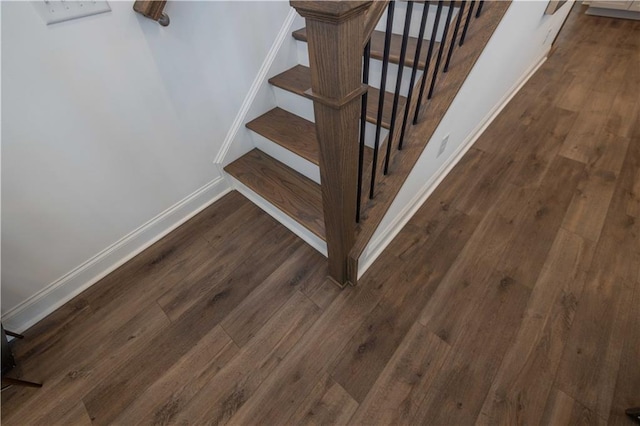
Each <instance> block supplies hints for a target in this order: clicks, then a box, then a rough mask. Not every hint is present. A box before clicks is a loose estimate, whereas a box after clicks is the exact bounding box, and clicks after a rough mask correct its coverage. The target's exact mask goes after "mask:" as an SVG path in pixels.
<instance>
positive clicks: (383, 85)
mask: <svg viewBox="0 0 640 426" xmlns="http://www.w3.org/2000/svg"><path fill="white" fill-rule="evenodd" d="M394 9H395V1H390V2H389V6H388V12H387V28H386V32H385V37H384V53H383V55H382V77H381V78H380V92H379V95H378V116H377V120H376V139H375V142H374V146H373V162H372V163H371V187H370V189H369V198H373V192H374V189H375V185H376V168H377V166H378V151H379V150H380V131H381V127H382V109H383V108H384V93H385V89H386V86H387V68H388V67H389V49H390V48H391V31H392V30H393V11H394Z"/></svg>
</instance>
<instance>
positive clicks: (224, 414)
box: [171, 291, 320, 424]
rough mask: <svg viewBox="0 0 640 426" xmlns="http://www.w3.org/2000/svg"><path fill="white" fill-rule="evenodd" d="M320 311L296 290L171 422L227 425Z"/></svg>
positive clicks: (284, 357)
mask: <svg viewBox="0 0 640 426" xmlns="http://www.w3.org/2000/svg"><path fill="white" fill-rule="evenodd" d="M319 312H320V310H319V309H318V307H317V306H316V305H315V304H314V303H313V302H311V301H310V300H309V299H308V298H307V297H306V296H304V295H303V294H302V293H300V292H299V291H295V292H294V294H293V295H292V296H291V297H290V298H289V300H288V301H287V302H286V304H285V305H284V306H283V307H282V309H280V310H279V311H278V312H277V313H276V314H275V315H274V317H273V318H271V319H270V320H269V321H267V322H266V323H265V325H264V327H263V328H262V329H260V331H259V332H258V333H257V334H256V336H255V337H254V339H252V340H251V341H250V342H249V343H248V344H247V345H246V346H245V347H243V348H242V349H241V350H240V352H239V353H238V355H237V356H236V357H234V359H233V360H231V362H229V363H228V364H227V365H226V366H225V367H224V368H222V370H221V371H220V372H218V374H217V375H216V378H215V381H209V382H208V383H207V384H206V385H205V386H204V387H203V388H202V389H201V390H200V391H199V392H198V394H197V395H196V396H195V397H194V398H193V399H191V401H190V402H189V404H187V406H186V407H184V409H183V410H181V411H180V412H179V413H178V414H177V415H176V416H175V418H173V419H172V420H171V421H172V422H174V423H177V424H182V423H189V424H202V423H205V422H206V423H213V424H226V423H228V422H229V419H230V418H232V417H233V415H234V414H235V413H236V412H237V411H238V410H239V409H240V408H241V407H242V406H243V405H244V403H245V402H246V401H247V400H248V399H249V398H250V397H251V396H252V394H253V393H254V392H255V391H256V389H257V388H258V387H259V386H260V384H261V383H262V382H263V381H264V380H265V378H266V377H268V376H269V374H271V372H272V371H273V370H274V369H275V368H276V367H277V366H278V365H279V364H280V363H281V362H282V361H283V360H284V359H286V355H287V353H288V352H289V351H290V350H291V348H292V347H293V346H294V345H295V344H296V342H297V341H298V340H299V339H300V338H301V337H302V336H303V335H304V334H305V332H306V330H307V329H308V328H309V327H310V326H311V325H312V324H313V323H314V322H315V320H316V319H317V318H318V314H319Z"/></svg>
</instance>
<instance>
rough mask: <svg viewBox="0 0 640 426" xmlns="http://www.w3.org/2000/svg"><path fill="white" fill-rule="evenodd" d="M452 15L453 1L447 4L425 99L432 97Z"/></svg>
mask: <svg viewBox="0 0 640 426" xmlns="http://www.w3.org/2000/svg"><path fill="white" fill-rule="evenodd" d="M452 17H453V3H452V4H450V5H449V13H447V21H446V22H445V24H444V31H443V33H442V39H440V49H438V57H437V58H436V66H435V67H434V68H433V76H432V77H431V86H430V87H429V94H428V95H427V99H431V98H432V97H433V90H434V89H435V87H436V79H437V78H438V70H439V69H440V62H441V61H442V53H443V51H444V45H445V44H446V41H447V34H448V33H449V25H450V24H451V18H452Z"/></svg>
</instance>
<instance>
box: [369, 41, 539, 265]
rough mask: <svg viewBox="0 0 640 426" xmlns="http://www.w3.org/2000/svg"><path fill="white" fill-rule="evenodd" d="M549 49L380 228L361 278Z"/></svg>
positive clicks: (371, 245)
mask: <svg viewBox="0 0 640 426" xmlns="http://www.w3.org/2000/svg"><path fill="white" fill-rule="evenodd" d="M547 53H548V51H546V52H545V54H544V55H543V56H542V57H541V58H540V59H539V60H538V61H536V62H535V63H534V65H533V66H532V67H531V68H530V69H529V70H528V71H527V72H525V73H524V75H523V76H522V78H521V79H520V80H519V81H517V82H516V83H515V84H514V85H513V86H512V87H511V89H510V90H508V91H507V93H505V95H504V96H503V97H502V98H501V99H500V101H499V102H498V103H497V104H496V105H495V106H494V107H493V108H492V109H491V110H490V111H489V113H488V114H487V115H486V116H485V117H484V119H482V120H481V121H480V123H478V125H477V126H476V127H475V129H474V130H473V131H471V133H470V134H469V135H468V136H467V137H466V138H465V140H464V141H463V142H462V143H461V144H460V145H459V146H458V149H456V150H455V151H454V152H453V153H452V154H451V155H450V156H449V158H447V159H446V160H445V161H444V163H442V165H441V166H440V167H439V168H438V169H437V170H436V172H435V173H433V174H432V175H431V176H430V177H429V178H428V179H426V181H425V184H424V185H423V186H422V188H420V189H419V190H418V191H417V192H416V194H415V196H414V197H413V198H412V200H411V201H410V202H409V203H407V204H406V205H405V206H404V207H403V209H402V211H401V212H400V213H399V214H398V215H397V216H396V217H395V218H394V220H393V221H392V222H391V223H390V224H389V225H388V226H387V227H386V229H384V230H380V229H378V230H377V231H376V233H375V234H374V236H373V238H372V239H371V241H370V242H369V244H368V245H367V247H366V248H365V251H364V253H363V255H362V257H361V258H360V262H359V264H358V278H360V277H362V275H364V273H365V272H366V271H367V269H369V267H370V266H371V265H372V264H373V262H374V261H375V260H376V259H377V258H378V256H380V254H382V252H383V251H384V249H385V248H386V247H387V246H388V245H389V244H390V243H391V241H392V240H393V239H394V238H395V236H396V235H398V233H399V232H400V230H402V228H403V227H404V226H405V225H406V224H407V222H409V220H410V219H411V218H412V217H413V215H414V214H415V213H416V212H417V211H418V209H419V208H420V207H421V206H422V205H423V204H424V203H425V202H426V201H427V199H428V198H429V196H430V195H431V194H432V193H433V191H434V190H435V189H436V188H437V187H438V185H440V183H441V182H442V181H443V180H444V178H445V177H447V175H448V174H449V172H450V171H451V170H452V169H453V168H454V167H455V165H456V164H458V162H459V161H460V159H462V157H463V156H464V154H465V153H466V152H467V151H468V150H469V149H470V148H471V147H472V146H473V144H474V143H475V142H476V141H477V140H478V138H479V137H480V136H482V133H484V131H485V130H486V129H487V128H488V127H489V125H490V124H491V123H492V122H493V120H495V118H496V117H497V116H498V115H499V114H500V112H501V111H502V110H503V109H504V107H505V106H507V104H508V103H509V101H511V99H513V97H514V96H515V95H516V94H517V93H518V92H519V91H520V89H521V88H522V86H524V85H525V83H526V82H527V81H528V80H529V79H530V78H531V76H533V75H534V74H535V72H536V71H537V70H538V68H540V67H541V66H542V64H543V63H544V62H545V61H546V59H547ZM436 131H437V130H436Z"/></svg>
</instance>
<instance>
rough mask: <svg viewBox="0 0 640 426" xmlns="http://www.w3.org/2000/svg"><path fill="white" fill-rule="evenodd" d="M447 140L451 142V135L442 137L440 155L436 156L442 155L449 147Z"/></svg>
mask: <svg viewBox="0 0 640 426" xmlns="http://www.w3.org/2000/svg"><path fill="white" fill-rule="evenodd" d="M447 142H449V135H447V136H445V137H444V138H442V142H440V148H438V155H436V158H438V157H440V156H441V155H442V153H443V152H444V150H445V149H447Z"/></svg>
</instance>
